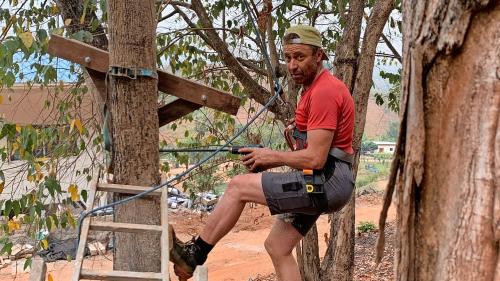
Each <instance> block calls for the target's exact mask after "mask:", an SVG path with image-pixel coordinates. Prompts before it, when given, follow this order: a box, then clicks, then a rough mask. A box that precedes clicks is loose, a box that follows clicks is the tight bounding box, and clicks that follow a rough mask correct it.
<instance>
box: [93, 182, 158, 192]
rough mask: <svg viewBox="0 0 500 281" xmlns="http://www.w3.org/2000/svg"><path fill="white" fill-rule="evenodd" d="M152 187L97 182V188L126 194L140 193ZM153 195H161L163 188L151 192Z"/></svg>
mask: <svg viewBox="0 0 500 281" xmlns="http://www.w3.org/2000/svg"><path fill="white" fill-rule="evenodd" d="M150 188H151V187H150V186H138V185H125V184H112V183H98V184H97V190H99V191H107V192H116V193H126V194H138V193H141V192H143V191H145V190H148V189H150ZM151 195H161V189H158V190H155V191H153V192H151Z"/></svg>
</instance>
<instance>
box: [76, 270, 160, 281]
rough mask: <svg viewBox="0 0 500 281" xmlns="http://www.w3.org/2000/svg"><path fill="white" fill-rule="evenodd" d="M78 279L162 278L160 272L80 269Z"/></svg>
mask: <svg viewBox="0 0 500 281" xmlns="http://www.w3.org/2000/svg"><path fill="white" fill-rule="evenodd" d="M80 279H83V280H84V279H87V280H120V281H121V280H162V274H161V273H155V272H134V271H115V270H112V271H92V270H88V269H82V272H81V273H80Z"/></svg>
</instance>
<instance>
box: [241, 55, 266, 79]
mask: <svg viewBox="0 0 500 281" xmlns="http://www.w3.org/2000/svg"><path fill="white" fill-rule="evenodd" d="M237 60H238V61H239V62H240V63H241V64H242V65H243V66H244V67H246V68H248V69H250V70H251V71H253V72H255V73H257V74H259V75H262V76H266V75H267V72H266V70H265V69H262V68H260V67H259V66H258V65H257V64H256V63H255V61H252V60H248V59H244V58H237Z"/></svg>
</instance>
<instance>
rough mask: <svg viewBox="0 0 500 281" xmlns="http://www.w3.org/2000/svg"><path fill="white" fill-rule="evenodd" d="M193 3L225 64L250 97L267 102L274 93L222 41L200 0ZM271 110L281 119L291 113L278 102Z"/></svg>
mask: <svg viewBox="0 0 500 281" xmlns="http://www.w3.org/2000/svg"><path fill="white" fill-rule="evenodd" d="M191 3H192V4H191V7H192V9H193V11H194V12H195V13H196V15H197V16H198V18H199V22H200V24H201V26H202V27H203V28H207V29H206V30H205V35H206V37H207V38H208V40H209V42H212V44H211V47H212V48H213V49H214V50H216V51H217V52H218V53H219V55H220V57H221V60H222V61H223V62H224V64H225V65H226V66H227V67H228V68H229V69H230V70H231V72H232V73H233V75H234V76H235V77H236V78H237V79H238V80H239V81H240V82H241V84H242V85H243V87H245V88H246V89H247V90H248V92H249V95H250V97H251V98H253V99H254V100H255V101H257V102H258V103H260V104H265V103H266V102H267V101H268V100H269V99H270V98H271V96H272V94H271V93H270V92H269V91H268V90H267V89H265V88H264V87H262V86H261V85H260V84H259V83H257V82H256V81H255V80H254V79H253V78H252V76H250V74H249V73H248V72H247V71H246V70H245V69H244V68H243V66H242V65H241V64H240V63H239V62H238V60H237V59H236V57H235V56H234V55H233V54H232V52H231V51H229V49H228V47H227V44H226V43H225V42H224V41H222V39H221V38H220V37H219V35H218V34H217V32H215V30H214V29H213V28H214V27H213V25H212V22H211V20H210V18H209V16H208V14H207V12H206V10H205V8H204V7H203V4H202V3H201V2H200V0H192V2H191ZM269 110H271V112H273V113H274V114H276V117H277V118H278V119H281V120H284V119H286V118H287V115H288V114H289V113H288V112H287V110H286V108H280V107H279V106H278V105H277V104H276V103H275V104H273V105H271V106H270V108H269Z"/></svg>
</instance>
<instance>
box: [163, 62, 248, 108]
mask: <svg viewBox="0 0 500 281" xmlns="http://www.w3.org/2000/svg"><path fill="white" fill-rule="evenodd" d="M158 89H159V90H160V91H162V92H165V93H167V94H170V95H173V96H176V97H178V98H181V99H183V100H187V101H190V102H194V103H196V104H199V105H203V106H206V107H210V108H213V109H216V110H219V111H223V112H226V113H229V114H232V115H236V113H238V109H239V107H240V103H241V100H240V99H239V98H237V97H235V96H233V95H230V94H228V93H225V92H222V91H219V90H217V89H214V88H212V87H208V86H205V85H203V84H200V83H198V82H195V81H191V80H188V79H185V78H182V77H179V76H176V75H173V74H170V73H168V72H165V71H158Z"/></svg>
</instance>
